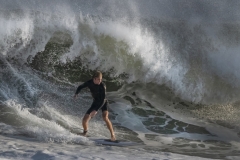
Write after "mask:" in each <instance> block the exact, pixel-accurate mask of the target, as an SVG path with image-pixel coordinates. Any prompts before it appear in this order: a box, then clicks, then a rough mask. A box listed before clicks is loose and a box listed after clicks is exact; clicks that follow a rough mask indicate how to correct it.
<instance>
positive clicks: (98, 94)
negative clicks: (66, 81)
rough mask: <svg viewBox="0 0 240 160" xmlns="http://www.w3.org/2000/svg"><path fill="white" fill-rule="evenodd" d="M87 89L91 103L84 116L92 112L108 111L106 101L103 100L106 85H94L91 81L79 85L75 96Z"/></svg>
mask: <svg viewBox="0 0 240 160" xmlns="http://www.w3.org/2000/svg"><path fill="white" fill-rule="evenodd" d="M86 87H88V88H89V89H90V91H91V93H92V97H93V99H94V100H93V103H92V105H91V107H90V108H89V109H88V111H87V112H86V114H90V113H91V112H92V111H94V110H95V111H98V110H99V109H102V112H103V111H107V110H108V101H107V100H106V99H105V97H106V85H105V84H104V83H103V82H101V83H100V84H99V85H97V84H94V82H93V79H91V80H88V81H87V82H85V83H83V84H81V85H80V86H79V87H78V88H77V91H76V93H75V94H78V93H79V92H80V91H81V90H82V89H83V88H86Z"/></svg>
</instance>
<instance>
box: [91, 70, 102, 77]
mask: <svg viewBox="0 0 240 160" xmlns="http://www.w3.org/2000/svg"><path fill="white" fill-rule="evenodd" d="M99 77H102V72H100V71H96V72H95V73H94V74H93V76H92V78H99Z"/></svg>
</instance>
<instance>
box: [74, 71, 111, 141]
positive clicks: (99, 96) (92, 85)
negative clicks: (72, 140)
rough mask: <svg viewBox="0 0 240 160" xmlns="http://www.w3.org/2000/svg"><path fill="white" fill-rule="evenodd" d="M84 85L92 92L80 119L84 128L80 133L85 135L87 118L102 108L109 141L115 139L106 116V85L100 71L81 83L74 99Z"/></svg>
mask: <svg viewBox="0 0 240 160" xmlns="http://www.w3.org/2000/svg"><path fill="white" fill-rule="evenodd" d="M86 87H88V88H89V89H90V92H91V93H92V97H93V103H92V105H91V107H90V108H89V109H88V110H87V112H86V114H85V115H84V117H83V119H82V126H83V129H84V130H83V133H82V135H83V136H86V135H87V132H88V122H89V120H90V119H91V118H92V117H94V116H95V115H96V114H97V112H98V110H99V109H102V117H103V120H104V121H105V122H106V125H107V127H108V129H109V131H110V133H111V141H116V137H115V134H114V131H113V127H112V123H111V121H110V120H109V118H108V101H107V99H106V96H105V95H106V85H105V84H104V83H103V82H102V73H101V72H100V71H96V72H95V73H94V75H93V76H92V79H90V80H88V81H86V82H85V83H83V84H81V85H80V86H79V87H78V88H77V90H76V92H75V95H74V99H76V98H77V95H78V93H79V92H80V91H81V90H82V89H83V88H86Z"/></svg>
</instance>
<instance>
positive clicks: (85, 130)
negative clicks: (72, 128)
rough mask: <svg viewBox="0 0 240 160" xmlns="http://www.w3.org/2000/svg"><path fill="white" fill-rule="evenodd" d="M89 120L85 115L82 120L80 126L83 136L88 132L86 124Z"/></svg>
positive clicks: (89, 117) (88, 116) (87, 115)
mask: <svg viewBox="0 0 240 160" xmlns="http://www.w3.org/2000/svg"><path fill="white" fill-rule="evenodd" d="M90 119H91V116H90V115H89V114H85V116H84V117H83V119H82V126H83V133H82V134H83V136H86V135H87V131H88V122H89V120H90Z"/></svg>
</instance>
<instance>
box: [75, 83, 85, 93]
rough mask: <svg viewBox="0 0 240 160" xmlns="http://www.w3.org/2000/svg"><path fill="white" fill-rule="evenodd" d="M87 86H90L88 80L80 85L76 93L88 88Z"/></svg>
mask: <svg viewBox="0 0 240 160" xmlns="http://www.w3.org/2000/svg"><path fill="white" fill-rule="evenodd" d="M87 86H88V81H87V82H85V83H83V84H81V85H80V86H78V88H77V90H76V92H75V94H78V93H79V92H80V91H81V90H82V89H83V88H86V87H87Z"/></svg>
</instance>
